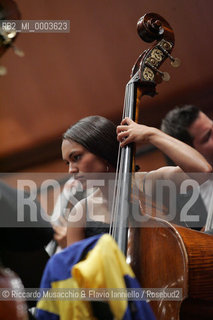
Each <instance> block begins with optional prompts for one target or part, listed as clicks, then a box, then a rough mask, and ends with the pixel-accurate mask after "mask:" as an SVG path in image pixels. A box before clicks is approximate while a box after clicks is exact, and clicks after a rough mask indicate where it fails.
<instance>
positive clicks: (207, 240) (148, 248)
mask: <svg viewBox="0 0 213 320" xmlns="http://www.w3.org/2000/svg"><path fill="white" fill-rule="evenodd" d="M128 256H129V258H130V261H131V264H132V267H133V269H134V271H135V273H136V276H137V277H138V279H139V281H140V283H141V286H142V288H146V289H147V292H150V297H147V298H148V299H149V298H150V304H151V306H152V308H153V311H154V313H155V315H156V318H157V319H158V320H178V319H181V320H190V319H193V320H198V319H199V320H201V319H202V320H207V319H208V320H210V319H213V303H212V302H213V239H212V236H210V235H208V234H204V233H202V232H198V231H194V230H191V229H187V228H184V227H179V226H174V225H172V224H170V223H169V222H167V221H164V220H161V219H158V218H152V217H150V219H149V220H148V221H147V222H145V223H143V227H141V228H134V229H130V236H129V247H128ZM152 289H154V290H156V291H157V292H160V291H161V290H162V292H163V291H164V289H173V290H171V292H173V297H172V298H174V297H175V298H177V300H174V299H173V300H170V298H169V297H168V296H166V295H164V296H163V294H162V297H161V298H159V299H157V300H152V299H153V297H152V296H151V292H152ZM175 289H179V290H177V291H176V290H175ZM168 291H169V290H166V292H168Z"/></svg>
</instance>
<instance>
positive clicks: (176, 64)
mask: <svg viewBox="0 0 213 320" xmlns="http://www.w3.org/2000/svg"><path fill="white" fill-rule="evenodd" d="M169 58H170V59H171V60H172V62H171V65H172V66H173V67H174V68H178V67H179V66H180V65H181V60H180V59H179V58H173V57H172V56H170V57H169Z"/></svg>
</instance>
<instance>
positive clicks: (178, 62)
mask: <svg viewBox="0 0 213 320" xmlns="http://www.w3.org/2000/svg"><path fill="white" fill-rule="evenodd" d="M159 49H160V50H161V51H163V53H164V54H165V55H166V56H167V57H168V58H169V59H170V60H171V65H172V67H174V68H178V67H179V66H180V65H181V60H180V59H179V58H174V57H173V56H171V54H170V53H169V52H168V51H167V50H166V49H165V48H163V46H160V48H159Z"/></svg>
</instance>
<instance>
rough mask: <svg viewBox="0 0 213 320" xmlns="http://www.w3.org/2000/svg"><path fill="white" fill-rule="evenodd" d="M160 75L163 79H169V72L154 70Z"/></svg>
mask: <svg viewBox="0 0 213 320" xmlns="http://www.w3.org/2000/svg"><path fill="white" fill-rule="evenodd" d="M156 71H157V72H158V73H159V74H160V75H161V78H162V80H163V81H169V80H170V78H171V77H170V74H169V73H168V72H162V71H160V70H158V69H157V70H156Z"/></svg>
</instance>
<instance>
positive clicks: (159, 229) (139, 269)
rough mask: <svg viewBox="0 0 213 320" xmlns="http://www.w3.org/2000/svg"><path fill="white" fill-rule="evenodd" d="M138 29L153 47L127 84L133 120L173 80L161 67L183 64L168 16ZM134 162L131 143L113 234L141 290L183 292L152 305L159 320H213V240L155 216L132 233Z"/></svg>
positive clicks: (146, 20) (149, 17)
mask: <svg viewBox="0 0 213 320" xmlns="http://www.w3.org/2000/svg"><path fill="white" fill-rule="evenodd" d="M137 28H138V33H139V36H140V37H141V38H142V39H143V40H144V41H146V42H154V45H153V46H152V47H150V48H149V49H147V50H146V51H144V52H143V53H142V54H141V55H140V56H139V58H138V60H137V61H136V63H135V65H134V67H133V70H132V75H131V79H130V81H129V82H128V84H127V85H126V91H125V103H124V111H123V117H129V118H131V119H132V120H134V121H137V117H138V106H139V103H140V100H141V98H142V96H144V95H149V96H152V97H153V96H155V94H156V85H157V84H158V83H160V82H161V81H162V80H169V76H168V74H167V73H165V72H161V71H160V70H159V68H160V66H161V65H162V63H163V62H164V61H165V60H166V59H167V58H169V59H170V60H171V61H172V64H173V66H178V65H179V60H178V59H175V58H173V57H172V56H171V52H172V49H173V47H174V43H175V39H174V33H173V30H172V28H171V26H170V25H169V23H168V22H167V21H166V20H165V19H164V18H162V17H161V16H160V15H158V14H155V13H149V14H146V15H144V16H143V17H142V18H140V19H139V21H138V25H137ZM134 162H135V161H134V146H133V145H128V146H126V147H125V148H123V149H122V150H121V153H120V160H119V168H118V179H117V180H118V183H117V187H116V193H115V199H116V200H115V202H114V204H113V220H114V227H113V228H112V230H111V233H112V235H113V236H114V238H115V240H116V241H117V243H118V245H119V247H120V249H121V250H122V251H123V252H124V253H125V254H127V257H128V261H130V263H131V266H132V268H133V270H134V272H135V274H136V276H137V278H138V280H139V282H140V284H141V286H142V288H147V289H148V288H150V289H152V288H155V289H159V290H162V291H163V290H165V289H174V288H178V289H179V290H178V291H177V298H178V299H177V300H169V299H167V298H166V297H162V298H159V300H157V301H152V300H151V301H150V304H151V307H152V309H153V311H154V313H155V315H156V319H158V320H178V319H181V320H185V319H187V320H190V319H193V320H196V319H197V320H198V319H199V320H200V319H203V320H205V319H206V320H207V319H208V320H210V319H213V238H212V236H211V235H208V234H204V233H202V232H198V231H194V230H191V229H187V228H184V227H180V226H176V225H173V224H171V223H169V222H168V221H166V220H164V219H162V218H158V217H154V215H152V214H151V215H150V216H149V219H147V221H145V222H142V223H141V225H140V226H137V228H129V230H128V228H127V226H128V216H129V213H130V212H131V210H132V200H131V195H130V194H131V189H132V185H133V183H132V174H131V173H132V172H134V167H135V165H134ZM119 181H120V182H119ZM121 181H122V182H121ZM116 222H117V223H116ZM127 230H128V231H127ZM180 293H181V294H180Z"/></svg>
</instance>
